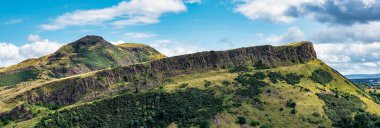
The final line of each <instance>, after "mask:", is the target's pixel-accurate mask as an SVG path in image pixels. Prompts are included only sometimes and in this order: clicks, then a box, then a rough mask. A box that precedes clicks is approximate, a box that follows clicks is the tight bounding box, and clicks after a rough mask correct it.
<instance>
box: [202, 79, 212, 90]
mask: <svg viewBox="0 0 380 128" xmlns="http://www.w3.org/2000/svg"><path fill="white" fill-rule="evenodd" d="M204 83H205V84H204V85H205V88H207V87H209V86H211V84H212V83H211V81H208V80H204Z"/></svg>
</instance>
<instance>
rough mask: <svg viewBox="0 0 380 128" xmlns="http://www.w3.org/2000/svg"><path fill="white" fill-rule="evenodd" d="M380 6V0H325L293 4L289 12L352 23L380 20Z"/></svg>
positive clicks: (316, 18)
mask: <svg viewBox="0 0 380 128" xmlns="http://www.w3.org/2000/svg"><path fill="white" fill-rule="evenodd" d="M379 8H380V1H378V0H339V1H337V0H324V2H323V3H322V4H316V3H304V4H302V5H301V6H292V8H290V9H289V10H288V12H289V15H292V16H295V17H300V16H303V17H305V16H306V17H307V16H309V17H312V18H313V19H315V20H317V21H320V22H326V23H332V24H343V25H352V24H355V23H368V22H371V21H379V20H380V9H379Z"/></svg>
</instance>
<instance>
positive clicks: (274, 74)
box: [268, 72, 284, 83]
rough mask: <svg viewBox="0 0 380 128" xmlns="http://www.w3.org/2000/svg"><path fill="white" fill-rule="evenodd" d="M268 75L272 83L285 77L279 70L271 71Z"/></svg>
mask: <svg viewBox="0 0 380 128" xmlns="http://www.w3.org/2000/svg"><path fill="white" fill-rule="evenodd" d="M268 77H269V80H270V81H271V82H272V83H277V81H278V80H282V79H284V76H282V75H281V73H279V72H269V74H268Z"/></svg>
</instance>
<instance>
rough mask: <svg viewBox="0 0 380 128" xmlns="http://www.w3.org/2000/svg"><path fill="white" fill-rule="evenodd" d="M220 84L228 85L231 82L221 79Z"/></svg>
mask: <svg viewBox="0 0 380 128" xmlns="http://www.w3.org/2000/svg"><path fill="white" fill-rule="evenodd" d="M222 84H223V85H224V86H228V85H230V84H231V82H230V81H228V80H223V82H222Z"/></svg>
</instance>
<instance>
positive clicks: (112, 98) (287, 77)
mask: <svg viewBox="0 0 380 128" xmlns="http://www.w3.org/2000/svg"><path fill="white" fill-rule="evenodd" d="M136 45H137V46H139V44H130V45H129V46H123V45H121V47H123V48H129V47H131V46H136ZM147 53H149V52H147ZM144 54H146V53H144ZM371 95H372V93H371ZM371 95H370V94H369V93H367V92H365V91H363V90H361V89H359V88H358V87H356V86H355V85H354V84H353V83H351V82H350V81H349V80H347V79H346V78H345V77H343V76H342V75H341V74H339V72H337V71H335V70H334V69H332V68H331V67H329V66H328V65H326V64H325V63H323V62H322V61H320V60H318V59H317V57H316V54H315V51H314V49H313V46H312V44H311V43H310V42H298V43H294V44H292V45H286V46H276V47H274V46H269V45H265V46H255V47H246V48H239V49H233V50H227V51H210V52H201V53H195V54H188V55H182V56H176V57H168V58H162V59H158V60H153V61H149V62H143V63H139V64H132V65H125V66H117V67H113V68H110V69H103V70H97V71H93V72H89V73H85V74H82V75H76V76H70V77H65V78H61V79H55V80H52V81H47V82H41V83H36V84H34V85H32V86H28V87H27V88H25V86H22V85H18V86H15V87H13V88H10V89H2V90H0V96H1V97H3V98H2V99H0V117H1V122H0V126H1V125H3V126H5V127H202V128H205V127H226V128H230V127H264V128H265V127H274V128H277V127H279V128H283V127H290V128H293V127H320V128H322V127H355V128H357V127H370V128H376V127H379V126H380V117H379V116H380V109H379V108H380V105H379V104H377V103H376V102H374V101H376V99H373V98H372V97H371Z"/></svg>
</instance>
